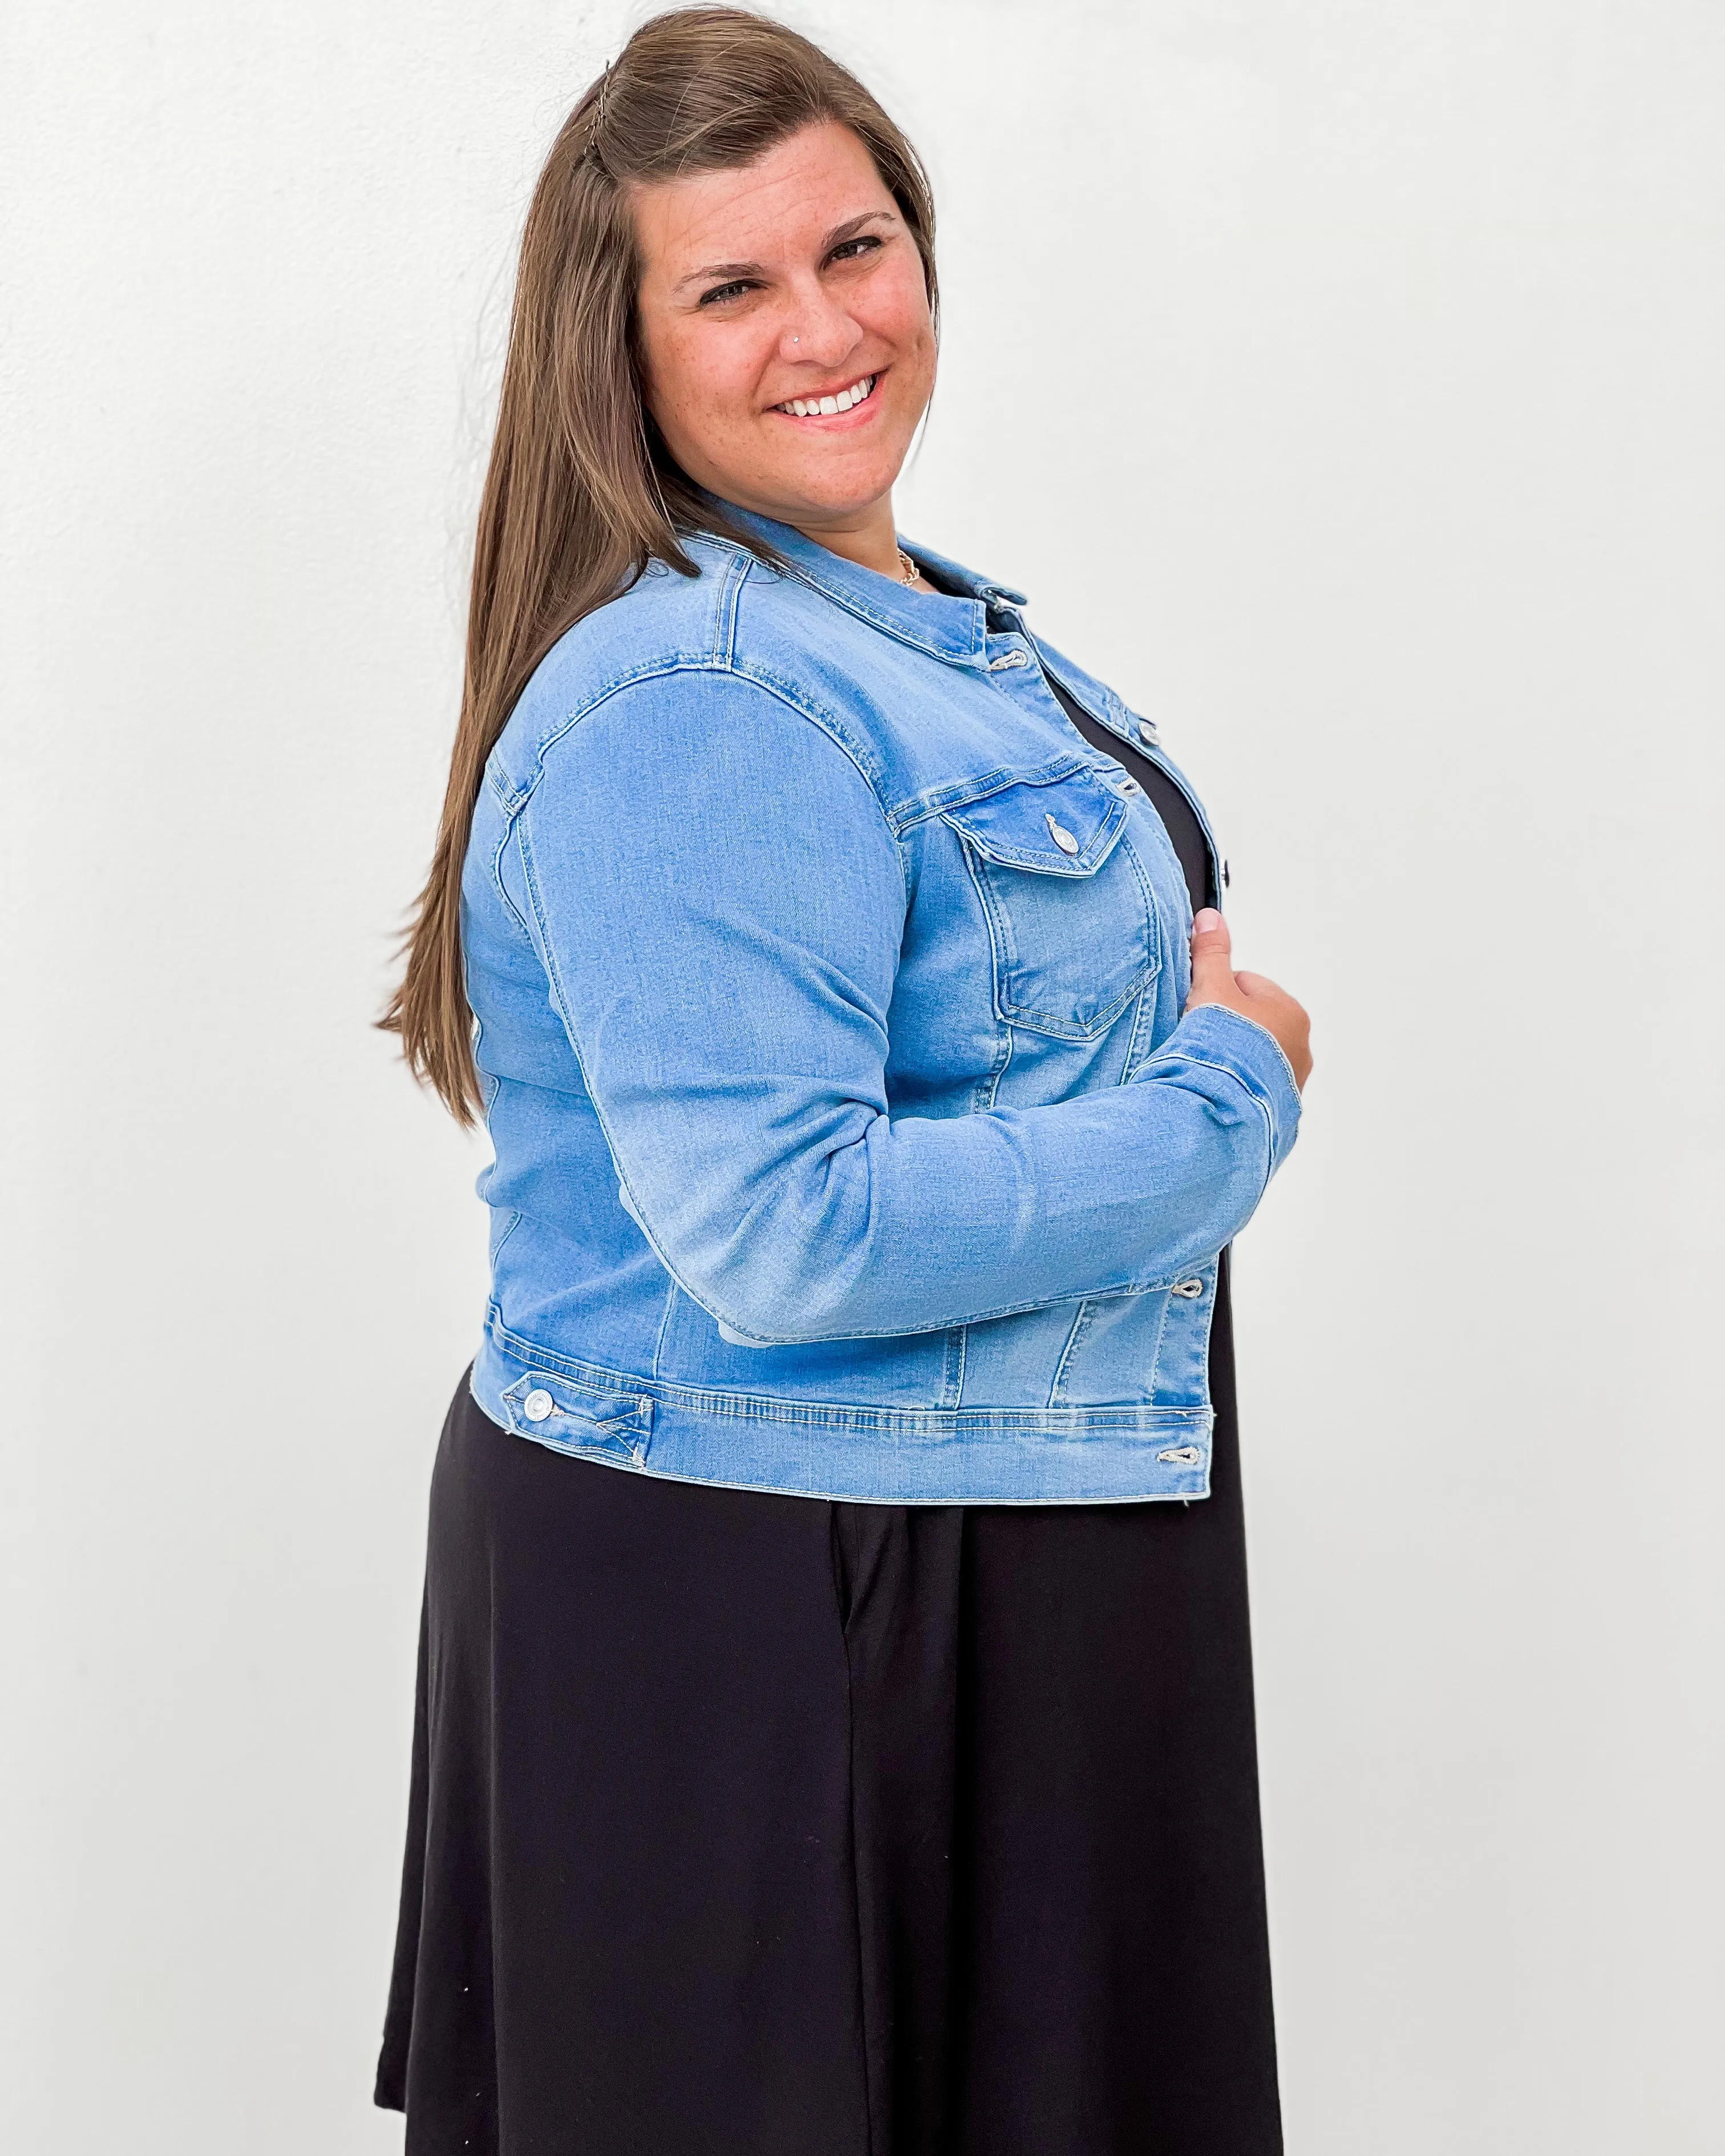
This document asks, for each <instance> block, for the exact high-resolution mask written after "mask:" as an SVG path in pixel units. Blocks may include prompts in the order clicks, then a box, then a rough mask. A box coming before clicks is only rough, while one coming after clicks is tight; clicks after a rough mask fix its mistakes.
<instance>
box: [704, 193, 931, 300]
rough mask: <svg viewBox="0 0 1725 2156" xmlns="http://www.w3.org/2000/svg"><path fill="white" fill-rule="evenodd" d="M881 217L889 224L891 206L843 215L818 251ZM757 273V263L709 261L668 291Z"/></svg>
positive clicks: (891, 218) (852, 237) (759, 266)
mask: <svg viewBox="0 0 1725 2156" xmlns="http://www.w3.org/2000/svg"><path fill="white" fill-rule="evenodd" d="M882 219H884V220H885V221H886V223H889V224H890V223H892V222H893V215H892V212H891V210H890V209H865V211H864V212H863V213H862V214H861V216H860V217H848V218H845V222H844V223H843V224H835V225H834V227H833V228H832V230H831V231H830V232H829V233H828V234H826V235H825V237H824V239H822V241H821V243H820V251H821V253H822V254H826V253H827V252H828V250H829V249H831V248H834V247H842V246H843V245H844V244H845V241H846V240H847V239H855V237H856V235H857V234H858V233H860V231H861V230H862V228H863V227H864V226H865V224H873V223H875V222H877V221H878V220H882ZM760 274H761V265H760V264H759V263H758V262H708V263H706V264H703V265H702V266H701V268H700V269H691V271H690V272H689V274H688V275H687V276H686V277H679V278H678V280H677V281H676V283H675V285H672V286H671V290H672V291H674V292H680V291H681V290H682V289H683V287H684V286H685V285H695V284H699V283H701V281H702V280H705V279H706V278H713V277H716V278H721V279H724V280H726V281H728V280H730V279H732V278H733V277H758V276H759V275H760Z"/></svg>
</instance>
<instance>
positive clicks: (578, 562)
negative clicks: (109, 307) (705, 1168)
mask: <svg viewBox="0 0 1725 2156" xmlns="http://www.w3.org/2000/svg"><path fill="white" fill-rule="evenodd" d="M818 121H839V122H840V123H841V124H842V125H844V126H847V127H850V128H851V129H852V130H853V131H855V133H856V134H857V135H858V136H860V138H861V140H862V141H863V143H864V144H865V146H866V147H867V149H868V151H869V153H870V156H871V157H873V159H874V161H875V168H876V170H877V171H878V172H879V173H880V178H881V181H882V183H883V184H884V185H885V187H886V189H887V192H888V193H890V194H891V196H892V198H893V199H894V201H895V202H896V204H897V206H898V208H899V211H900V213H901V215H902V217H903V218H904V220H905V223H906V226H907V228H909V230H910V232H911V236H912V237H913V239H915V241H916V248H917V250H918V252H919V253H920V254H921V255H922V266H923V270H924V273H925V275H926V276H927V280H928V297H929V305H930V307H931V310H933V309H934V308H935V307H936V305H937V293H936V286H935V273H934V203H933V198H932V195H931V193H930V192H929V186H928V178H927V174H926V172H924V171H923V169H922V162H921V160H920V159H919V158H918V157H917V155H916V151H915V150H913V149H912V148H911V145H910V143H909V142H908V141H906V139H905V137H904V136H903V135H902V134H901V132H900V131H899V130H898V129H897V128H896V126H894V125H893V123H892V121H891V120H890V119H889V118H888V117H887V115H886V113H885V112H884V111H882V110H881V109H880V105H878V104H877V103H876V102H875V100H874V99H873V98H872V97H871V96H870V95H869V93H868V91H867V90H865V89H864V87H863V86H862V85H861V84H860V82H859V81H858V80H856V78H855V75H853V74H850V73H849V72H848V71H847V70H846V69H844V68H842V67H840V66H839V64H838V62H837V61H836V60H834V59H831V58H829V55H828V54H825V53H824V52H822V51H821V49H820V48H819V46H818V45H814V44H810V43H809V39H808V38H803V37H799V36H798V34H797V33H796V32H795V31H794V30H788V29H786V28H784V26H783V24H782V23H773V22H769V21H768V20H767V19H766V18H764V17H762V16H759V15H755V14H751V13H748V12H747V10H745V9H742V8H676V9H674V10H673V11H672V12H671V13H668V14H664V15H655V17H654V18H652V20H651V21H650V22H648V23H644V24H643V25H642V26H641V28H639V30H637V31H636V32H635V33H634V36H633V37H632V38H630V39H629V43H628V44H626V45H625V46H624V49H623V50H622V52H621V53H620V54H619V55H618V57H617V59H616V60H615V61H614V62H613V63H612V64H611V65H610V66H609V67H608V68H607V69H606V70H605V72H604V74H602V75H601V76H600V77H599V78H598V80H597V81H596V82H593V83H592V84H590V85H588V89H587V90H586V91H585V92H584V93H583V95H582V97H581V99H580V101H579V102H578V104H577V105H576V107H575V109H574V110H573V111H572V113H571V114H570V115H569V117H568V119H567V121H565V122H564V123H563V126H562V130H561V131H560V132H559V133H558V136H557V140H556V141H555V142H554V143H553V144H552V149H551V155H550V156H549V157H547V159H546V162H545V169H544V171H543V172H542V173H541V174H540V176H539V182H538V184H537V186H536V187H535V188H534V190H533V199H532V203H531V206H530V207H529V208H528V211H527V221H526V228H525V230H524V232H523V234H522V236H521V265H520V269H519V273H518V275H517V277H516V289H515V304H514V308H513V311H512V314H511V322H510V332H509V351H508V356H507V357H506V361H505V362H504V369H503V388H502V397H501V403H500V406H499V409H498V413H497V432H496V435H495V439H494V440H493V443H492V445H491V459H490V467H489V469H488V470H487V472H486V475H485V493H484V495H483V497H482V498H481V500H480V514H479V531H478V535H477V538H476V540H475V547H474V558H473V587H472V592H471V595H470V601H469V606H468V617H467V654H466V665H465V670H464V675H463V680H462V685H461V716H460V721H459V725H458V726H457V728H456V732H455V746H454V754H453V756H452V757H451V758H450V762H449V790H448V792H447V793H445V795H444V809H443V817H442V819H441V821H440V823H439V826H438V834H437V847H436V850H435V852H434V855H433V857H432V864H431V872H430V874H429V875H428V876H427V878H426V880H425V886H424V890H423V891H421V892H420V894H419V898H418V906H417V908H416V910H415V912H414V916H413V926H412V927H410V928H409V930H408V933H407V936H406V937H405V939H404V947H405V950H406V952H407V965H406V969H405V972H404V973H403V978H402V981H401V984H400V986H399V987H398V988H397V989H396V991H395V993H394V994H393V996H392V997H391V998H390V1001H389V1004H388V1009H386V1010H385V1012H384V1014H383V1016H382V1018H381V1019H378V1021H377V1023H378V1024H379V1025H380V1026H381V1027H382V1029H384V1031H386V1032H389V1033H398V1034H400V1035H401V1038H402V1052H403V1055H404V1056H405V1058H406V1060H407V1061H408V1065H409V1066H410V1067H411V1068H412V1070H413V1072H414V1074H415V1075H417V1076H418V1077H419V1078H420V1079H421V1080H423V1081H424V1082H425V1083H426V1084H428V1085H429V1086H432V1087H434V1089H435V1091H437V1093H438V1094H439V1096H440V1098H441V1099H442V1100H443V1101H444V1104H445V1106H447V1107H448V1108H449V1111H450V1113H451V1114H452V1115H453V1116H454V1117H455V1118H456V1120H457V1121H458V1122H462V1123H472V1122H475V1121H476V1120H477V1117H478V1114H479V1111H480V1107H481V1106H482V1100H483V1096H482V1095H481V1093H480V1081H479V1071H478V1069H477V1067H476V1065H475V1062H474V1055H473V1015H472V1012H471V1010H470V1008H469V1005H468V1001H467V989H466V983H465V971H464V967H463V962H462V953H461V914H460V901H461V870H462V864H463V861H464V860H465V855H466V852H467V841H468V835H469V833H470V830H471V829H472V826H473V808H474V803H475V799H476V798H477V796H478V793H479V787H480V778H481V776H482V774H483V773H484V770H485V759H486V757H488V756H490V752H491V750H492V748H493V747H494V746H495V742H496V740H497V737H498V736H499V734H501V732H502V731H503V727H504V724H505V722H506V720H507V719H508V717H509V714H510V712H511V711H512V710H513V708H514V706H515V703H516V699H517V698H518V697H519V696H520V695H521V690H523V689H524V688H525V687H526V684H527V680H528V677H529V676H530V675H531V673H532V671H533V670H534V668H535V667H536V665H538V664H539V662H540V660H542V658H543V657H544V656H545V654H546V653H547V651H548V650H549V649H551V647H552V644H555V643H556V642H557V639H558V638H559V637H560V636H561V635H562V634H563V632H564V631H565V630H566V629H568V628H569V627H570V626H571V624H573V623H575V622H577V621H578V620H579V619H581V617H582V616H583V614H585V613H591V612H592V610H593V608H595V607H598V606H603V604H604V603H605V602H606V601H607V600H608V599H610V598H614V597H615V596H616V595H617V594H618V593H619V592H620V591H623V590H624V589H626V588H627V587H628V585H629V583H631V582H632V581H633V580H634V578H635V577H638V576H639V575H640V573H641V572H642V571H643V570H644V568H645V567H646V565H647V563H648V562H649V561H650V560H655V559H656V560H658V561H661V562H668V563H669V564H670V567H672V568H674V569H676V570H679V571H680V572H681V573H682V574H684V575H685V576H693V575H695V574H696V567H695V564H694V563H693V562H691V560H690V558H689V557H688V555H687V554H686V553H685V551H684V549H683V546H682V540H683V538H684V537H685V536H686V535H687V534H688V533H690V532H691V531H695V530H697V529H706V530H708V531H712V530H721V531H722V530H723V529H724V528H725V526H724V524H723V521H722V517H721V513H720V512H718V511H716V509H715V505H714V504H713V502H712V501H711V499H710V498H709V497H707V496H706V495H702V494H701V492H700V491H699V490H697V489H696V486H695V485H693V483H692V482H691V480H689V479H688V478H687V477H686V475H685V474H684V473H683V472H681V471H680V470H679V469H678V468H677V466H676V465H675V463H674V462H673V461H672V459H671V458H670V455H669V454H668V453H667V451H666V449H665V444H664V441H663V439H661V438H660V434H659V431H658V429H657V428H656V427H655V425H654V424H653V422H652V418H651V416H650V415H649V413H648V412H647V409H646V406H645V403H644V399H643V397H642V393H641V369H640V363H639V353H638V351H637V346H636V336H635V291H636V288H637V285H639V278H640V264H639V257H638V254H637V249H636V240H635V229H634V217H633V214H632V212H631V207H630V202H629V191H630V189H631V188H632V187H637V186H643V185H650V184H652V183H653V182H657V181H662V180H668V179H672V178H675V177H679V176H680V175H682V174H685V173H689V172H714V171H719V170H724V169H726V168H728V167H735V166H738V165H747V164H752V162H754V160H755V159H756V158H757V157H760V156H761V155H762V153H763V152H764V151H768V150H769V149H771V148H772V147H773V145H774V144H775V143H777V142H779V141H783V139H784V137H785V136H788V135H792V134H794V133H795V132H796V131H797V130H798V128H801V127H805V126H809V125H811V124H813V123H814V122H818ZM733 536H737V537H741V536H742V534H740V533H738V534H734V535H733Z"/></svg>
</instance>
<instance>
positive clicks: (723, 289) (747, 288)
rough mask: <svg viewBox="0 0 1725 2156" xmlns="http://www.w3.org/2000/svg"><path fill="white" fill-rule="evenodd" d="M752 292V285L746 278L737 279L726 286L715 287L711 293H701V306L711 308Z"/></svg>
mask: <svg viewBox="0 0 1725 2156" xmlns="http://www.w3.org/2000/svg"><path fill="white" fill-rule="evenodd" d="M752 290H754V287H753V285H751V284H750V283H749V282H748V281H747V279H746V278H742V277H738V278H737V279H735V280H732V283H730V284H728V285H714V287H713V289H712V290H711V291H710V292H703V293H702V294H701V305H702V306H704V307H711V306H712V305H716V303H718V302H721V301H723V300H734V299H736V298H737V296H738V295H739V294H740V293H743V292H752Z"/></svg>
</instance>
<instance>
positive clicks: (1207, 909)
mask: <svg viewBox="0 0 1725 2156" xmlns="http://www.w3.org/2000/svg"><path fill="white" fill-rule="evenodd" d="M1221 926H1222V916H1221V915H1220V914H1219V913H1218V912H1217V911H1216V909H1215V907H1214V906H1199V909H1198V911H1197V912H1196V913H1194V915H1193V916H1192V932H1193V934H1194V936H1208V935H1209V932H1210V931H1211V929H1213V928H1219V927H1221Z"/></svg>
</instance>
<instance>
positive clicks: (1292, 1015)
mask: <svg viewBox="0 0 1725 2156" xmlns="http://www.w3.org/2000/svg"><path fill="white" fill-rule="evenodd" d="M1233 952H1234V946H1233V942H1232V940H1231V939H1230V936H1229V933H1228V923H1227V922H1226V921H1224V919H1223V918H1222V916H1221V915H1220V914H1219V913H1218V912H1217V911H1216V910H1215V908H1214V906H1205V907H1204V910H1203V911H1202V912H1200V913H1198V914H1195V915H1194V916H1193V921H1192V993H1191V994H1190V995H1189V996H1188V997H1187V998H1186V1008H1187V1009H1188V1010H1196V1009H1198V1008H1199V1005H1200V1004H1221V1005H1222V1006H1223V1008H1224V1009H1225V1010H1231V1011H1238V1012H1239V1013H1240V1016H1241V1017H1242V1018H1249V1019H1255V1021H1256V1023H1257V1024H1260V1025H1261V1026H1262V1027H1263V1028H1264V1029H1265V1031H1266V1033H1273V1034H1275V1035H1276V1042H1277V1044H1278V1045H1279V1046H1280V1047H1281V1052H1282V1054H1283V1055H1286V1058H1287V1059H1288V1061H1289V1063H1290V1064H1291V1066H1292V1068H1293V1073H1294V1083H1295V1084H1296V1086H1298V1087H1299V1088H1300V1089H1301V1091H1302V1092H1303V1091H1305V1089H1306V1081H1307V1079H1308V1078H1309V1077H1310V1076H1311V1075H1312V1020H1311V1019H1309V1018H1307V1015H1306V1014H1305V1012H1304V1011H1303V1010H1302V1009H1301V1007H1300V1006H1299V1004H1296V1002H1295V1001H1294V998H1292V997H1291V995H1290V994H1289V993H1288V992H1287V990H1286V988H1277V986H1276V983H1275V982H1274V981H1268V980H1266V979H1265V978H1264V976H1263V974H1261V973H1235V970H1234V964H1233Z"/></svg>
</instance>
